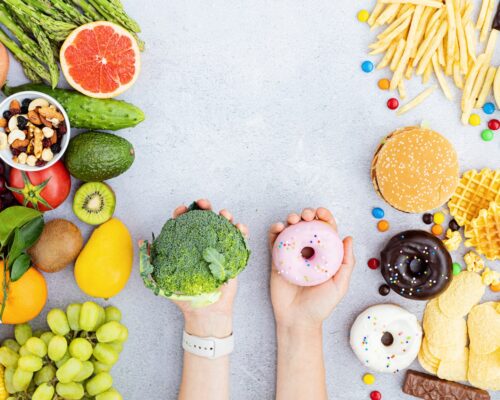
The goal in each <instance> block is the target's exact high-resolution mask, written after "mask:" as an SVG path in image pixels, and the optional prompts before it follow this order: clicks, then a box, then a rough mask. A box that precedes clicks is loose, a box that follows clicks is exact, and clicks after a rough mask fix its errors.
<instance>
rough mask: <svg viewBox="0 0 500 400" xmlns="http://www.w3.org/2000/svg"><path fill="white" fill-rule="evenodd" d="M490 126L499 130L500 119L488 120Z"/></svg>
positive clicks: (494, 129) (493, 129)
mask: <svg viewBox="0 0 500 400" xmlns="http://www.w3.org/2000/svg"><path fill="white" fill-rule="evenodd" d="M488 128H490V129H491V130H492V131H498V130H499V129H500V121H499V120H498V119H492V120H491V121H490V122H488Z"/></svg>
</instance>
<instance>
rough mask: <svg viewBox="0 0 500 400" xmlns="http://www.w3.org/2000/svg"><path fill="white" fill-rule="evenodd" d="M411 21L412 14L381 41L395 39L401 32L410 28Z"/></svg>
mask: <svg viewBox="0 0 500 400" xmlns="http://www.w3.org/2000/svg"><path fill="white" fill-rule="evenodd" d="M410 23H411V14H410V16H408V17H407V18H406V19H405V20H404V21H403V22H402V23H401V24H400V25H399V26H398V27H397V28H396V29H394V30H393V31H392V32H389V33H388V34H387V36H384V37H383V38H382V39H381V42H391V41H393V40H394V39H395V38H397V37H398V36H399V35H400V34H401V33H403V32H404V31H405V29H406V28H408V27H409V26H410Z"/></svg>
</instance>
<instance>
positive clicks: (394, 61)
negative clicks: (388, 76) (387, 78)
mask: <svg viewBox="0 0 500 400" xmlns="http://www.w3.org/2000/svg"><path fill="white" fill-rule="evenodd" d="M405 46H406V40H404V39H400V40H399V42H398V46H397V48H396V52H395V53H394V57H392V61H391V66H390V69H391V71H395V70H396V68H397V66H398V64H399V62H400V61H401V56H402V55H403V51H404V50H405Z"/></svg>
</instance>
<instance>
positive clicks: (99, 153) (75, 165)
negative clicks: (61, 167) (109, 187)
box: [65, 131, 135, 182]
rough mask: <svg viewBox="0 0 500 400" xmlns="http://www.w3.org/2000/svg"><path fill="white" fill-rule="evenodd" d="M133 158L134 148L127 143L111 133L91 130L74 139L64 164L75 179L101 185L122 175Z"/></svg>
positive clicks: (70, 143)
mask: <svg viewBox="0 0 500 400" xmlns="http://www.w3.org/2000/svg"><path fill="white" fill-rule="evenodd" d="M134 158H135V154H134V148H133V146H132V144H131V143H130V142H129V141H128V140H126V139H124V138H122V137H120V136H117V135H114V134H112V133H104V132H92V131H91V132H85V133H81V134H80V135H78V136H75V137H74V138H73V139H71V141H70V142H69V145H68V149H67V150H66V155H65V163H66V167H67V168H68V170H69V172H70V174H71V175H73V176H74V177H75V178H77V179H80V180H82V181H84V182H102V181H105V180H107V179H111V178H114V177H116V176H118V175H121V174H123V173H124V172H125V171H126V170H128V169H129V168H130V166H131V165H132V163H133V162H134Z"/></svg>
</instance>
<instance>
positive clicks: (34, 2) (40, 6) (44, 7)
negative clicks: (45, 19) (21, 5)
mask: <svg viewBox="0 0 500 400" xmlns="http://www.w3.org/2000/svg"><path fill="white" fill-rule="evenodd" d="M24 2H25V3H26V4H27V5H29V6H31V7H33V8H34V9H35V10H38V11H40V12H42V13H44V14H47V15H50V16H51V17H53V18H55V19H57V20H59V21H64V15H63V14H61V13H60V12H59V11H58V10H56V9H55V8H54V7H52V4H51V3H50V2H49V1H47V0H24Z"/></svg>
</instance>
